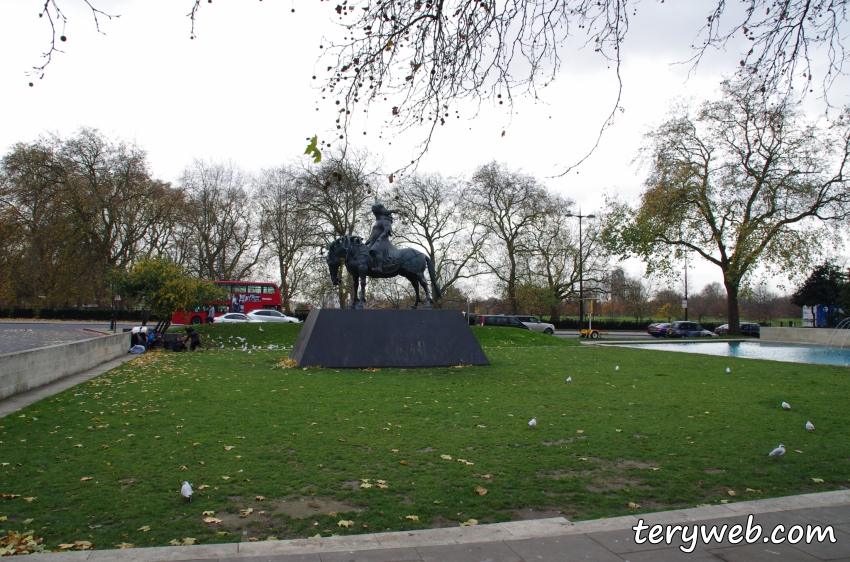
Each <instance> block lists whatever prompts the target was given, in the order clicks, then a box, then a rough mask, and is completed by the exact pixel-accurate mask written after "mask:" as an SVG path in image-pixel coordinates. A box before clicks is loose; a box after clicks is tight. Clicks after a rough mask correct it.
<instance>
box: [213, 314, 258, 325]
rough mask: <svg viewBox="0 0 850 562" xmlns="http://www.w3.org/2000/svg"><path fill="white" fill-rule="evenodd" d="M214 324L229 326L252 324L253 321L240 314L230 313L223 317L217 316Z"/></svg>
mask: <svg viewBox="0 0 850 562" xmlns="http://www.w3.org/2000/svg"><path fill="white" fill-rule="evenodd" d="M213 322H215V323H216V324H221V323H224V324H229V323H233V322H251V319H250V318H248V317H247V316H246V315H244V314H242V313H240V312H228V313H227V314H225V315H223V316H216V317H215V318H213Z"/></svg>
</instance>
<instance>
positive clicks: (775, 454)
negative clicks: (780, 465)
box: [767, 443, 785, 457]
mask: <svg viewBox="0 0 850 562" xmlns="http://www.w3.org/2000/svg"><path fill="white" fill-rule="evenodd" d="M784 454H785V445H783V444H782V443H780V444H779V446H778V447H777V448H775V449H774V450H772V451H771V452H769V453H768V454H767V456H769V457H781V456H782V455H784Z"/></svg>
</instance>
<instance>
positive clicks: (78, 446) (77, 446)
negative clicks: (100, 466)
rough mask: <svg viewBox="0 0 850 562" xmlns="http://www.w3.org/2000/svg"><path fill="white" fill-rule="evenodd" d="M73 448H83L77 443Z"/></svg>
mask: <svg viewBox="0 0 850 562" xmlns="http://www.w3.org/2000/svg"><path fill="white" fill-rule="evenodd" d="M74 447H76V448H77V449H82V448H83V446H82V445H80V444H79V443H77V444H76V445H74Z"/></svg>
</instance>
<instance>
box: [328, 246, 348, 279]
mask: <svg viewBox="0 0 850 562" xmlns="http://www.w3.org/2000/svg"><path fill="white" fill-rule="evenodd" d="M347 238H348V237H346V236H340V237H339V238H337V239H336V240H334V241H333V242H331V243H330V244H328V245H327V246H325V249H326V250H327V251H328V255H327V257H326V258H325V260H326V261H327V263H328V269H329V270H330V272H331V283H333V284H334V285H339V277H338V276H337V271H339V266H340V265H342V257H343V256H345V253H346V252H347V251H348V246H349V245H350V242H349V240H348V239H347Z"/></svg>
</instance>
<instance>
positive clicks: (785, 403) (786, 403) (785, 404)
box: [782, 402, 791, 410]
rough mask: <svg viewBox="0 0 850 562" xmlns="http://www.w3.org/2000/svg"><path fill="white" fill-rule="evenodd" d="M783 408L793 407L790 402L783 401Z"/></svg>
mask: <svg viewBox="0 0 850 562" xmlns="http://www.w3.org/2000/svg"><path fill="white" fill-rule="evenodd" d="M782 409H783V410H790V409H791V404H789V403H788V402H783V403H782Z"/></svg>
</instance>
